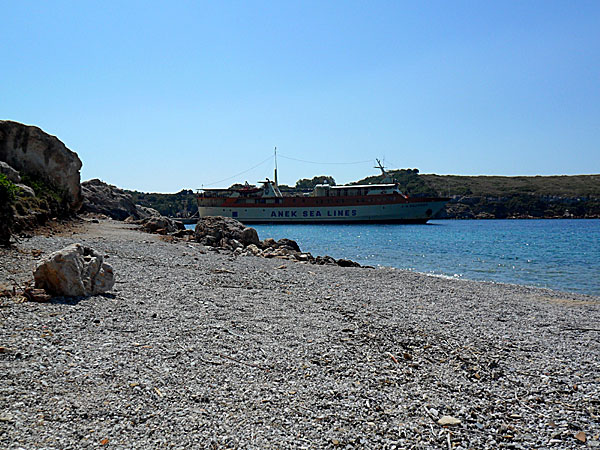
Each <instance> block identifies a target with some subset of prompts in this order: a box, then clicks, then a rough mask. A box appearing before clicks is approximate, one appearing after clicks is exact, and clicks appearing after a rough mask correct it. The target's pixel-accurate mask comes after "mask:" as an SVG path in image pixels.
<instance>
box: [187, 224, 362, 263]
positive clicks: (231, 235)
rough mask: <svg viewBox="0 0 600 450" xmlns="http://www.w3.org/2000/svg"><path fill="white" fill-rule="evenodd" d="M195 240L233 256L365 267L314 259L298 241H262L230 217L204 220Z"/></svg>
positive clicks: (322, 257)
mask: <svg viewBox="0 0 600 450" xmlns="http://www.w3.org/2000/svg"><path fill="white" fill-rule="evenodd" d="M194 237H195V240H196V241H198V242H200V243H202V244H204V245H206V246H209V247H211V248H213V249H217V250H218V249H223V250H227V251H231V252H233V254H234V255H236V256H260V257H263V258H280V259H289V260H293V261H299V262H303V263H309V264H319V265H339V266H342V267H361V266H360V264H358V263H357V262H354V261H350V260H347V259H339V260H336V259H334V258H332V257H331V256H317V257H314V256H313V255H311V254H310V253H307V252H302V251H301V250H300V246H299V245H298V243H297V242H296V241H293V240H291V239H285V238H284V239H279V240H278V241H275V239H272V238H267V239H265V240H264V241H260V240H259V238H258V233H257V232H256V230H255V229H254V228H250V227H246V226H245V225H244V224H242V223H241V222H239V221H237V220H235V219H232V218H229V217H219V216H214V217H204V218H202V219H200V220H199V221H198V223H197V224H196V229H195V232H194Z"/></svg>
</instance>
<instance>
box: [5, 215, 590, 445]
mask: <svg viewBox="0 0 600 450" xmlns="http://www.w3.org/2000/svg"><path fill="white" fill-rule="evenodd" d="M47 234H48V235H36V236H33V237H30V238H23V239H20V241H19V242H18V243H17V244H16V247H15V248H13V249H0V284H3V285H4V286H5V287H6V286H13V285H14V284H17V285H18V284H23V283H25V282H27V281H28V280H30V279H31V278H32V271H33V268H34V267H35V265H36V262H37V261H39V260H40V258H42V257H43V256H44V255H47V254H49V253H51V252H53V251H55V250H59V249H61V248H63V247H65V246H67V245H69V244H72V243H75V242H80V243H82V244H84V245H86V246H89V247H92V248H94V249H95V250H96V251H98V252H100V253H102V254H103V255H105V257H107V258H106V262H108V263H109V264H111V265H112V266H113V268H114V271H115V274H116V277H117V281H116V284H115V287H114V289H113V290H112V291H111V292H110V293H108V294H103V295H96V296H90V297H84V298H54V299H52V300H51V301H50V302H49V303H34V302H23V301H20V300H18V298H17V297H0V448H6V449H82V448H115V449H153V448H174V449H187V448H207V449H225V448H235V449H238V448H239V449H271V448H272V449H287V448H294V449H296V448H297V449H301V448H305V449H320V448H369V449H370V448H373V449H379V448H385V449H394V448H395V449H450V450H452V449H454V450H462V449H496V448H507V449H533V448H536V449H545V448H556V449H571V448H573V449H575V448H600V298H599V297H595V296H585V295H576V294H569V293H564V292H558V291H551V290H546V289H536V288H529V287H523V286H517V285H509V284H499V283H490V282H474V281H466V280H453V279H446V278H441V277H434V276H429V275H424V274H419V273H414V272H409V271H402V270H394V269H391V268H382V269H372V268H356V267H338V266H316V265H310V264H304V263H301V262H293V261H290V260H283V259H279V258H272V259H266V258H259V257H254V256H234V255H233V254H232V253H230V252H224V251H215V250H213V249H211V248H209V247H205V246H202V245H201V244H198V243H195V242H187V241H179V240H175V241H172V240H168V239H164V238H161V237H160V236H157V235H151V234H146V233H142V232H141V231H139V230H137V229H136V227H135V226H133V225H130V224H124V223H122V222H116V221H111V220H100V221H99V223H92V222H83V223H81V224H79V225H78V226H76V227H74V228H73V229H71V230H67V231H63V232H61V233H47Z"/></svg>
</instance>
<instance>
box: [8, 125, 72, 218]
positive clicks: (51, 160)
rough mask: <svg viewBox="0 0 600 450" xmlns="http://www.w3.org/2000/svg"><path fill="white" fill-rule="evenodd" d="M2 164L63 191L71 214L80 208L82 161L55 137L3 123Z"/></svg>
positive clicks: (25, 126)
mask: <svg viewBox="0 0 600 450" xmlns="http://www.w3.org/2000/svg"><path fill="white" fill-rule="evenodd" d="M0 161H5V162H6V163H7V164H9V165H10V166H12V167H13V168H14V169H16V170H18V171H19V172H21V175H23V174H24V173H26V174H30V175H32V176H35V177H40V178H42V179H44V180H46V181H47V182H49V183H50V184H52V185H53V186H55V187H57V188H59V189H61V190H62V191H64V192H65V195H66V200H67V202H68V205H69V208H70V209H71V210H72V211H77V210H78V209H79V207H80V206H81V203H82V201H83V198H82V195H81V186H80V183H79V182H80V176H79V170H80V169H81V160H80V159H79V157H78V156H77V153H75V152H73V151H71V150H69V149H68V148H67V147H66V146H65V144H63V143H62V142H61V141H60V140H59V139H58V138H56V137H55V136H51V135H49V134H47V133H45V132H44V131H42V130H41V129H39V128H38V127H34V126H29V125H24V124H22V123H18V122H12V121H9V120H0Z"/></svg>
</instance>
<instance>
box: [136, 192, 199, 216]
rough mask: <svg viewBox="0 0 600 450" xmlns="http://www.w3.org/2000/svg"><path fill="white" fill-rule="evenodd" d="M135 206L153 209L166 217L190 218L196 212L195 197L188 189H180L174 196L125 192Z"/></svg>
mask: <svg viewBox="0 0 600 450" xmlns="http://www.w3.org/2000/svg"><path fill="white" fill-rule="evenodd" d="M126 192H127V193H128V194H130V195H131V197H132V199H133V202H134V203H135V204H136V205H142V206H146V207H148V208H154V209H156V210H157V211H158V212H159V213H161V214H162V215H163V216H167V217H181V218H186V217H191V216H193V215H194V214H196V213H197V212H198V205H197V204H196V195H195V194H194V191H192V190H190V189H182V190H181V191H179V192H177V193H176V194H160V193H146V192H138V191H126Z"/></svg>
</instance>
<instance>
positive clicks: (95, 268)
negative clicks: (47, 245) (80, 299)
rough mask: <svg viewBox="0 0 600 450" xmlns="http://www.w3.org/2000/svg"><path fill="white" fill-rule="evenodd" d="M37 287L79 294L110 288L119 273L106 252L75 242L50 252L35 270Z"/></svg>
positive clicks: (59, 294)
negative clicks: (114, 269) (106, 255)
mask: <svg viewBox="0 0 600 450" xmlns="http://www.w3.org/2000/svg"><path fill="white" fill-rule="evenodd" d="M33 276H34V279H35V287H36V288H38V289H44V290H46V291H47V292H49V293H50V294H52V295H56V296H66V297H76V296H82V295H95V294H100V293H102V292H107V291H109V290H110V289H112V287H113V286H114V284H115V275H114V272H113V269H112V267H111V266H110V265H108V264H106V263H105V262H104V258H103V257H102V255H100V254H99V253H97V252H96V251H94V250H93V249H91V248H89V247H84V246H83V245H81V244H72V245H69V246H68V247H65V248H63V249H62V250H59V251H57V252H54V253H52V254H50V255H48V256H46V257H45V258H44V259H43V260H42V261H40V263H39V264H38V266H37V267H36V269H35V272H34V274H33Z"/></svg>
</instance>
